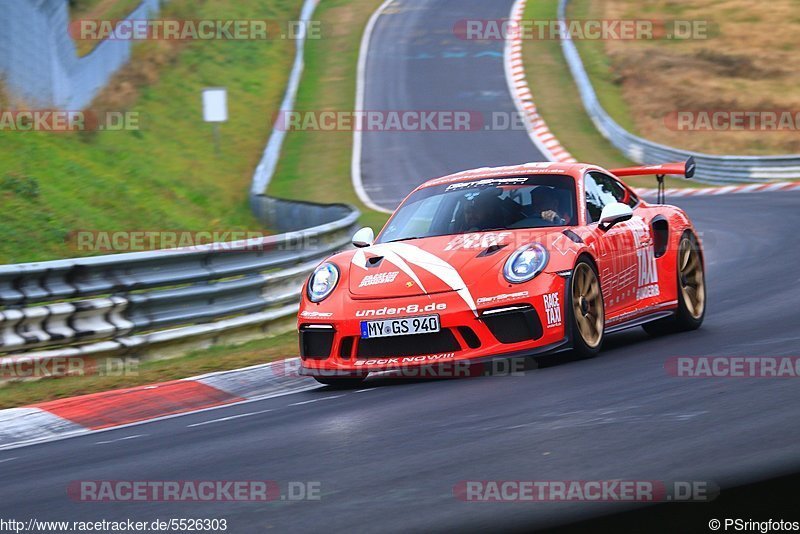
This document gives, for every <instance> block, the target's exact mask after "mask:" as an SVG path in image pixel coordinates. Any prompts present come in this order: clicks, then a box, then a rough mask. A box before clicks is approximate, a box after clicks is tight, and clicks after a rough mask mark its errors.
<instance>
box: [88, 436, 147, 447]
mask: <svg viewBox="0 0 800 534" xmlns="http://www.w3.org/2000/svg"><path fill="white" fill-rule="evenodd" d="M146 435H147V434H134V435H132V436H125V437H124V438H118V439H110V440H108V441H95V445H107V444H109V443H116V442H117V441H125V440H128V439H136V438H141V437H142V436H146Z"/></svg>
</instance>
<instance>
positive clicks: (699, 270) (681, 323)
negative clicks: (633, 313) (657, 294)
mask: <svg viewBox="0 0 800 534" xmlns="http://www.w3.org/2000/svg"><path fill="white" fill-rule="evenodd" d="M677 263H678V265H677V270H676V272H677V277H676V278H677V280H676V283H677V285H678V309H677V311H676V312H675V315H674V316H673V317H667V318H666V319H660V320H658V321H653V322H651V323H646V324H644V325H642V328H644V331H645V332H647V333H648V334H650V335H653V336H660V335H664V334H670V333H673V332H685V331H688V330H697V329H698V328H700V325H701V324H703V319H704V318H705V316H706V283H705V269H704V267H703V257H702V254H701V252H700V246H699V245H698V243H697V238H695V236H694V234H692V233H691V232H689V231H688V230H687V231H686V232H684V233H683V235H682V236H681V240H680V242H679V245H678V254H677Z"/></svg>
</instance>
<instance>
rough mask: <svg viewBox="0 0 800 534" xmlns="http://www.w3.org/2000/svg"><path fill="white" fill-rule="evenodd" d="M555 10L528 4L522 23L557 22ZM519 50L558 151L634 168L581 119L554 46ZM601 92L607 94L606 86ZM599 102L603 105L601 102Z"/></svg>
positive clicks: (541, 43)
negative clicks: (560, 149)
mask: <svg viewBox="0 0 800 534" xmlns="http://www.w3.org/2000/svg"><path fill="white" fill-rule="evenodd" d="M582 5H583V4H582ZM557 8H558V0H537V1H535V2H528V4H527V6H526V8H525V14H524V18H525V20H555V19H556V18H557V16H558V9H557ZM570 16H572V17H574V18H585V17H586V15H585V13H584V12H582V11H579V12H578V13H575V12H570ZM522 46H523V47H522V52H523V61H524V64H525V73H526V76H527V80H528V85H529V86H530V89H531V93H532V94H533V100H534V102H536V107H537V109H538V111H539V113H540V114H541V115H542V118H543V119H544V120H545V122H546V123H547V126H548V127H549V128H550V131H551V132H553V135H555V136H556V138H557V139H558V140H559V142H560V143H561V144H562V145H563V146H564V148H566V149H567V151H569V152H570V153H571V154H572V155H573V157H575V159H577V160H578V161H584V162H587V163H595V164H597V165H600V166H602V167H605V168H607V169H610V168H615V167H625V166H630V165H636V163H635V162H633V161H631V160H629V159H627V158H626V157H625V156H624V155H623V154H622V153H621V152H620V151H619V150H618V149H617V148H616V147H614V146H613V145H612V144H611V143H610V142H609V141H608V140H607V139H606V138H604V137H603V136H602V135H601V134H600V132H599V131H598V130H597V128H595V126H594V123H593V122H592V121H591V119H590V118H589V116H588V115H587V114H586V110H585V108H584V107H583V103H582V102H581V99H580V94H579V93H578V88H577V86H576V85H575V81H574V80H573V78H572V74H571V73H570V71H569V66H568V65H567V62H566V60H565V59H564V55H563V53H562V52H561V43H560V41H558V40H555V39H549V40H530V39H529V40H525V41H523V45H522ZM593 63H595V65H594V66H593V67H592V69H593V70H594V71H597V70H598V69H600V68H601V66H602V63H597V62H594V61H593ZM608 83H611V82H610V81H609V82H608ZM603 87H604V88H607V87H608V84H605V85H604V86H603ZM596 89H597V87H596ZM600 98H601V102H603V97H602V96H601V97H600ZM623 104H624V103H623ZM604 105H605V102H604ZM614 105H616V104H614ZM622 123H623V124H622V125H623V126H626V124H625V121H622ZM625 181H626V182H627V183H629V184H630V185H633V186H637V187H654V186H655V179H653V178H652V177H631V178H627V179H626V180H625ZM667 185H668V186H669V187H687V186H692V185H693V183H692V182H687V181H685V180H684V181H679V180H677V179H672V178H667Z"/></svg>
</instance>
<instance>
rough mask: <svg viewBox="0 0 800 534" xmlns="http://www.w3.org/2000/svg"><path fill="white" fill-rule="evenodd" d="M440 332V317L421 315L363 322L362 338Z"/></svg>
mask: <svg viewBox="0 0 800 534" xmlns="http://www.w3.org/2000/svg"><path fill="white" fill-rule="evenodd" d="M438 331H439V316H438V315H420V316H419V317H402V318H399V319H385V320H383V321H361V337H362V338H364V339H366V338H372V337H389V336H408V335H411V334H430V333H432V332H438Z"/></svg>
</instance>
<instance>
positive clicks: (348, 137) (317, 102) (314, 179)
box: [269, 0, 388, 231]
mask: <svg viewBox="0 0 800 534" xmlns="http://www.w3.org/2000/svg"><path fill="white" fill-rule="evenodd" d="M380 3H381V2H380V1H379V0H328V1H325V2H322V3H321V4H320V6H319V7H318V8H317V11H316V13H315V16H314V18H315V19H316V20H319V21H320V27H321V31H322V39H318V40H309V41H307V43H306V55H305V61H306V65H305V71H304V73H303V79H302V82H301V84H300V89H299V91H298V94H297V103H296V105H295V109H297V110H307V111H318V110H337V111H344V110H352V109H353V104H354V101H355V90H356V66H357V63H358V52H359V45H360V42H361V36H362V34H363V30H364V27H365V26H366V23H367V20H368V19H369V17H370V15H371V14H372V12H373V11H375V9H377V8H378V6H379V5H380ZM352 144H353V133H352V132H350V131H335V132H331V131H327V132H326V131H291V132H289V133H288V134H287V136H286V139H285V142H284V146H283V152H282V155H281V159H280V162H279V164H278V168H277V171H276V174H275V176H274V177H273V179H272V182H271V183H270V188H269V193H270V194H271V195H274V196H278V197H282V198H291V199H299V200H324V201H325V202H347V203H350V204H353V205H355V206H357V207H358V208H359V209H360V210H361V213H362V217H361V223H362V224H364V225H365V226H372V227H373V228H375V230H376V231H377V230H378V229H379V228H381V227H382V226H383V224H384V223H385V222H386V219H387V217H388V216H387V214H385V213H380V212H376V211H373V210H370V209H368V208H367V207H366V206H364V205H363V204H362V203H361V202H360V201H359V200H358V198H357V196H356V193H355V190H354V189H353V187H352V183H351V177H350V163H351V157H352V150H353V148H352Z"/></svg>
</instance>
